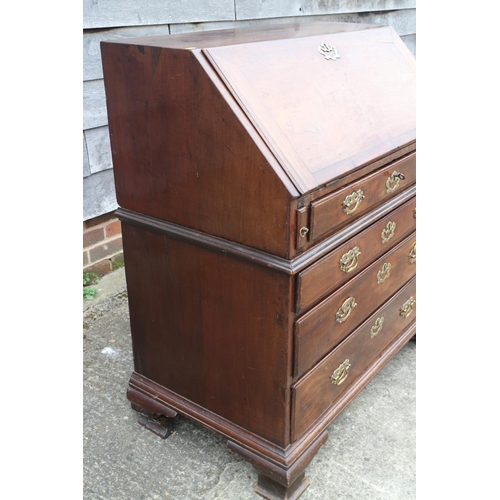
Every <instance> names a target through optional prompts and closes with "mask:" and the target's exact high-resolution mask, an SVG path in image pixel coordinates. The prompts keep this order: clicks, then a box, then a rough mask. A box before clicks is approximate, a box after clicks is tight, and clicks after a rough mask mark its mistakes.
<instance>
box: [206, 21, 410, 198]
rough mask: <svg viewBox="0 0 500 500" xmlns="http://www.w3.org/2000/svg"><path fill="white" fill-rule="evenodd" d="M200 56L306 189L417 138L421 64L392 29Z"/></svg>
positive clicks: (233, 48)
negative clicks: (325, 49) (322, 49)
mask: <svg viewBox="0 0 500 500" xmlns="http://www.w3.org/2000/svg"><path fill="white" fill-rule="evenodd" d="M322 44H327V45H330V46H333V47H335V49H336V51H337V53H338V55H339V56H340V58H338V59H336V60H333V59H327V58H325V56H324V55H323V54H322V53H321V52H320V50H319V49H318V48H319V47H320V46H321V45H322ZM203 52H204V53H205V54H206V55H207V57H208V58H209V60H210V61H211V62H212V64H213V65H214V67H215V69H216V70H217V71H218V73H219V75H220V76H221V78H222V79H223V80H224V81H225V83H226V85H227V86H228V88H229V89H230V90H231V92H232V93H233V95H234V97H235V98H236V99H237V101H238V102H239V103H240V105H241V106H242V108H243V109H244V111H245V112H246V114H247V115H248V117H249V118H250V120H251V121H252V122H253V124H254V126H255V127H256V128H257V130H258V131H259V133H260V134H261V135H262V137H263V138H264V140H265V141H266V143H267V144H268V146H269V147H270V149H271V151H273V153H274V154H275V156H276V157H277V159H278V160H279V161H280V163H281V165H282V168H283V169H284V171H285V172H286V173H287V175H288V176H289V177H290V179H291V180H292V182H293V183H294V184H295V185H296V187H297V189H298V190H299V191H300V192H301V193H305V192H307V191H310V190H312V189H315V188H317V187H319V186H321V185H323V184H325V183H327V182H328V181H330V180H331V179H335V178H337V177H340V176H343V175H345V174H347V173H349V172H351V171H353V170H356V169H357V168H359V167H361V166H362V165H365V164H367V163H369V162H371V161H372V160H374V159H376V158H379V157H381V156H383V155H385V154H387V153H389V152H391V151H394V150H396V149H398V148H400V147H402V146H404V145H406V144H408V143H410V142H412V141H414V140H415V121H416V120H415V115H416V111H415V108H416V105H415V104H416V103H415V59H414V58H413V55H412V54H411V53H410V51H409V50H408V49H407V47H406V46H405V45H404V43H403V42H402V41H401V39H400V38H399V37H398V36H397V34H396V33H395V32H394V31H393V29H392V28H390V27H388V26H382V27H380V28H376V29H373V28H372V29H366V30H361V31H350V32H341V33H332V34H324V35H319V36H316V35H315V36H307V37H303V38H293V39H282V40H268V41H262V42H253V43H244V44H238V45H228V46H219V47H212V48H206V49H204V50H203ZM333 54H334V51H333V50H332V51H331V52H329V53H327V55H329V56H332V55H333Z"/></svg>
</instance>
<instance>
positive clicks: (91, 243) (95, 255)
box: [83, 212, 123, 276]
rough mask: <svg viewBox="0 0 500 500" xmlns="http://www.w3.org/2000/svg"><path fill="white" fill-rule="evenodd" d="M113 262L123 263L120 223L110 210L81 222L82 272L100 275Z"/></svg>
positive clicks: (110, 269) (111, 268)
mask: <svg viewBox="0 0 500 500" xmlns="http://www.w3.org/2000/svg"><path fill="white" fill-rule="evenodd" d="M114 263H123V246H122V236H121V223H120V221H119V220H118V219H117V218H116V217H115V215H114V212H110V213H108V214H104V215H100V216H99V217H95V218H94V219H90V220H88V221H85V222H84V223H83V272H84V273H85V272H94V273H96V274H98V275H99V276H102V275H104V274H107V273H109V272H110V271H112V270H113V264H114Z"/></svg>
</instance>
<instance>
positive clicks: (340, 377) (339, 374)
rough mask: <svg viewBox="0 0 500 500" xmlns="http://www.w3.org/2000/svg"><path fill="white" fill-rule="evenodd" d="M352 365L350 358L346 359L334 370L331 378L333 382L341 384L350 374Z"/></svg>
mask: <svg viewBox="0 0 500 500" xmlns="http://www.w3.org/2000/svg"><path fill="white" fill-rule="evenodd" d="M350 367H351V363H350V362H349V360H348V359H346V360H345V361H344V362H343V363H341V364H340V365H339V367H338V368H337V369H336V370H334V371H333V373H332V376H331V377H330V380H331V382H332V384H335V385H340V384H341V383H342V382H343V381H344V380H345V379H346V378H347V375H349V368H350Z"/></svg>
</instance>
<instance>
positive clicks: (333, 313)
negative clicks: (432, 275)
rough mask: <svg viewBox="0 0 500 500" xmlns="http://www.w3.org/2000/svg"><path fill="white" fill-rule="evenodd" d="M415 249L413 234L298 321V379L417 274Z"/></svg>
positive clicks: (295, 359) (296, 369)
mask: <svg viewBox="0 0 500 500" xmlns="http://www.w3.org/2000/svg"><path fill="white" fill-rule="evenodd" d="M415 249H416V240H415V234H412V235H411V236H410V237H408V238H406V239H405V240H404V241H402V242H401V243H400V244H399V245H397V246H396V247H394V248H393V249H392V250H390V251H389V252H387V253H386V254H384V255H383V256H382V257H380V258H379V259H377V260H376V261H375V262H374V263H373V264H371V265H370V266H368V267H367V268H366V269H365V270H364V271H362V272H361V273H359V274H358V275H357V276H355V277H354V278H353V279H352V280H351V281H349V282H347V283H346V284H345V285H344V286H343V287H342V288H340V289H339V290H337V291H336V292H335V293H333V294H332V295H330V296H329V297H328V298H327V299H325V300H324V301H323V302H321V303H320V304H318V305H317V306H316V307H315V308H314V309H311V310H310V311H309V312H307V313H306V314H304V315H303V316H301V317H300V318H299V319H297V320H296V322H295V349H294V374H295V375H296V376H300V375H302V374H303V373H305V372H306V371H307V370H308V369H309V368H310V367H311V366H312V365H313V364H314V363H316V362H317V361H318V360H319V359H320V358H322V357H323V356H324V355H325V354H326V353H327V352H329V351H330V350H331V349H332V348H333V347H335V345H337V344H338V343H339V342H341V341H342V340H343V339H344V338H345V337H346V336H347V335H348V334H349V333H350V332H352V331H353V330H354V329H355V328H356V327H357V326H359V325H360V324H361V323H362V322H363V321H364V320H365V319H366V318H367V316H369V315H370V314H372V313H373V311H375V310H376V309H377V308H378V307H379V306H380V304H382V303H383V302H384V301H386V300H387V299H388V298H389V297H390V296H391V295H392V294H394V293H395V292H396V291H397V290H399V289H400V288H401V287H402V286H403V285H404V284H405V283H406V282H407V281H409V280H410V279H411V278H412V277H413V276H414V275H415V267H416V255H415Z"/></svg>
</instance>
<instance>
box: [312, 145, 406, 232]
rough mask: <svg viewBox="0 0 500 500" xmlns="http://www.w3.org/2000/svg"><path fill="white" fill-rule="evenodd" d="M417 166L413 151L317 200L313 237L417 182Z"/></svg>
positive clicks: (360, 213) (314, 202)
mask: <svg viewBox="0 0 500 500" xmlns="http://www.w3.org/2000/svg"><path fill="white" fill-rule="evenodd" d="M415 167H416V153H415V152H413V153H411V154H410V155H408V156H405V157H404V158H401V159H399V160H397V161H395V162H393V163H391V164H389V165H387V166H386V167H384V168H382V169H380V170H378V171H377V172H375V173H373V174H371V175H368V176H367V177H364V178H362V179H360V180H359V181H357V182H354V183H352V184H349V185H348V186H346V187H345V188H343V189H341V190H339V191H336V192H334V193H332V194H329V195H328V196H325V197H324V198H321V199H319V200H316V201H313V202H312V203H311V226H310V229H311V235H310V241H316V240H319V239H320V238H322V237H324V236H326V235H327V234H328V233H331V232H332V231H333V230H334V229H338V228H340V227H341V226H343V225H345V224H347V223H349V222H351V221H353V220H354V219H357V218H358V217H359V216H361V215H363V214H365V213H366V212H368V211H369V210H371V209H372V208H373V207H375V206H376V205H378V204H380V203H382V202H383V201H386V200H388V199H389V198H391V197H392V196H394V195H395V194H397V193H399V192H401V191H403V190H405V189H406V188H407V187H409V186H410V185H412V184H414V183H415V181H416V168H415ZM399 176H401V177H404V179H402V178H400V177H399Z"/></svg>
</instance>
